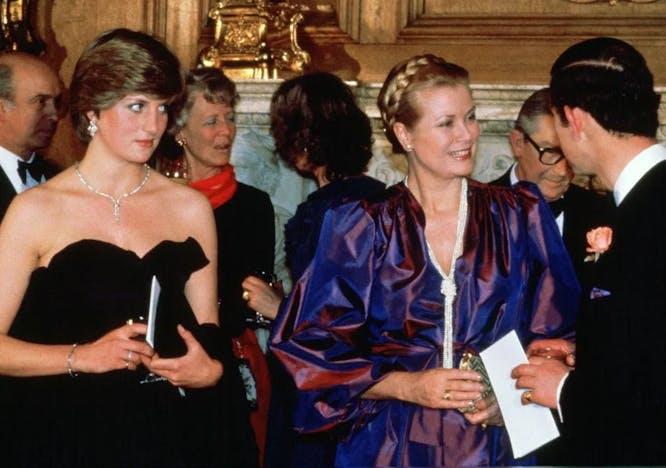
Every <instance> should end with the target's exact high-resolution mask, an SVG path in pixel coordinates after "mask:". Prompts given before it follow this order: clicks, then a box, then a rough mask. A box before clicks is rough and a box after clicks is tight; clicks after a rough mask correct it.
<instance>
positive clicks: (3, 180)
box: [0, 168, 16, 220]
mask: <svg viewBox="0 0 666 468" xmlns="http://www.w3.org/2000/svg"><path fill="white" fill-rule="evenodd" d="M15 196H16V190H15V189H14V186H13V185H12V183H11V181H10V180H9V177H7V174H5V171H4V170H3V169H2V168H0V220H2V218H4V217H5V212H6V211H7V208H8V207H9V204H10V203H11V201H12V200H13V199H14V197H15Z"/></svg>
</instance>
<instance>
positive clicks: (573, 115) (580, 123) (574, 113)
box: [564, 106, 590, 137]
mask: <svg viewBox="0 0 666 468" xmlns="http://www.w3.org/2000/svg"><path fill="white" fill-rule="evenodd" d="M589 116H590V114H588V113H587V112H585V111H584V110H583V109H581V108H580V107H569V106H564V117H565V118H566V119H567V125H568V126H569V127H571V129H572V130H573V133H574V136H575V137H580V135H581V134H583V133H585V127H586V124H587V118H588V117H589Z"/></svg>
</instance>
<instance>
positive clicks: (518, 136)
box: [509, 128, 525, 159]
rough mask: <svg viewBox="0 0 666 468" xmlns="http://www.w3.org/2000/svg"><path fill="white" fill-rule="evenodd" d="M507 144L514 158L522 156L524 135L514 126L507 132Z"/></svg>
mask: <svg viewBox="0 0 666 468" xmlns="http://www.w3.org/2000/svg"><path fill="white" fill-rule="evenodd" d="M509 144H510V145H511V152H512V153H513V157H514V159H520V158H522V157H523V151H525V136H524V135H523V132H521V131H520V130H518V129H515V128H514V129H513V130H511V132H510V133H509Z"/></svg>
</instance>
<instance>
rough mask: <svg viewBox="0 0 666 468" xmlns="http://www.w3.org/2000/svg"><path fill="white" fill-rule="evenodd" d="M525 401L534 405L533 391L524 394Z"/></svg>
mask: <svg viewBox="0 0 666 468" xmlns="http://www.w3.org/2000/svg"><path fill="white" fill-rule="evenodd" d="M523 399H524V400H525V401H526V402H528V403H532V390H528V391H526V392H523Z"/></svg>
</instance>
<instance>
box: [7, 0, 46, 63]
mask: <svg viewBox="0 0 666 468" xmlns="http://www.w3.org/2000/svg"><path fill="white" fill-rule="evenodd" d="M30 3H31V1H30V0H0V26H1V28H2V31H1V32H0V50H20V51H23V52H29V53H33V54H39V53H42V52H43V51H44V44H43V43H42V42H41V41H40V40H38V39H36V38H35V36H34V34H33V33H32V25H31V24H30V16H31V12H32V11H33V9H32V8H31V5H30ZM35 3H36V0H32V4H33V5H32V6H33V7H34V4H35Z"/></svg>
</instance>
